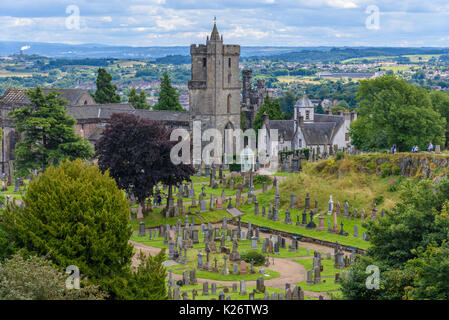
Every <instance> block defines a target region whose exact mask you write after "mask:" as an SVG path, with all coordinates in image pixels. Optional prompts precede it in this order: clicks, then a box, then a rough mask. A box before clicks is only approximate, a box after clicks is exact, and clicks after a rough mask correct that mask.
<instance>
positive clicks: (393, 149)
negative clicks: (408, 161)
mask: <svg viewBox="0 0 449 320" xmlns="http://www.w3.org/2000/svg"><path fill="white" fill-rule="evenodd" d="M396 151H397V148H396V145H395V144H394V145H393V146H392V147H391V153H392V154H395V153H396ZM432 151H433V144H432V142H430V143H429V146H428V147H427V152H432ZM418 152H419V148H418V145H417V144H415V145H414V146H413V147H412V153H418Z"/></svg>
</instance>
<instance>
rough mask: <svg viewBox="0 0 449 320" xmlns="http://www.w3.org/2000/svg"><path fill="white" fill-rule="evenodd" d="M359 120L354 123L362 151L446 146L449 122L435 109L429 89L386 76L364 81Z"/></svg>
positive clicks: (353, 130) (352, 132) (354, 137)
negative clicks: (394, 145)
mask: <svg viewBox="0 0 449 320" xmlns="http://www.w3.org/2000/svg"><path fill="white" fill-rule="evenodd" d="M358 99H359V100H360V103H359V108H358V119H357V120H356V121H354V122H353V123H352V124H351V128H350V135H351V139H352V142H353V144H354V145H355V146H357V147H358V148H359V149H361V150H372V149H383V148H389V147H391V145H393V144H396V145H397V150H398V151H409V150H411V148H412V146H414V145H418V146H419V148H420V149H421V150H425V149H426V148H427V145H428V144H429V143H430V142H432V143H433V144H434V145H444V142H445V136H444V134H445V126H446V121H445V119H444V118H442V117H441V115H440V114H439V113H438V112H437V111H435V110H434V107H433V105H432V101H431V99H430V97H429V94H428V92H427V91H426V90H425V89H422V88H419V87H415V86H413V85H411V84H409V83H407V82H406V81H405V80H403V79H399V78H396V77H395V76H390V75H386V76H383V77H381V78H377V79H372V80H364V81H361V83H360V87H359V89H358Z"/></svg>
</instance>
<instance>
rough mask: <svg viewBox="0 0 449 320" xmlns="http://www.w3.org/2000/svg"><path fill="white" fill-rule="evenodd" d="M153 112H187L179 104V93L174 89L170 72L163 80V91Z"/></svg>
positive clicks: (164, 75) (165, 74)
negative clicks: (169, 75)
mask: <svg viewBox="0 0 449 320" xmlns="http://www.w3.org/2000/svg"><path fill="white" fill-rule="evenodd" d="M153 110H174V111H185V110H184V109H183V108H182V107H181V104H180V103H179V93H178V91H177V90H176V89H175V88H173V87H172V85H171V81H170V78H169V77H168V72H167V71H165V72H164V74H163V76H162V78H161V91H160V92H159V99H158V102H157V104H156V105H154V106H153Z"/></svg>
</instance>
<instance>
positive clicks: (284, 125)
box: [269, 120, 295, 141]
mask: <svg viewBox="0 0 449 320" xmlns="http://www.w3.org/2000/svg"><path fill="white" fill-rule="evenodd" d="M269 129H277V130H278V135H279V136H280V135H283V136H284V140H288V141H291V140H293V137H294V135H295V121H294V120H270V121H269Z"/></svg>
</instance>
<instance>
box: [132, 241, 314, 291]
mask: <svg viewBox="0 0 449 320" xmlns="http://www.w3.org/2000/svg"><path fill="white" fill-rule="evenodd" d="M130 243H131V244H132V245H133V246H134V248H136V254H135V255H134V257H133V260H132V261H133V265H134V266H137V265H138V254H139V251H142V252H143V253H145V254H148V253H149V254H151V255H155V254H157V253H159V251H160V250H161V249H160V248H155V247H150V246H147V245H144V244H142V243H139V242H134V241H130ZM268 269H273V270H275V271H277V272H279V273H280V275H281V276H280V277H279V278H276V279H267V278H265V285H266V286H269V287H274V288H278V289H285V284H286V283H292V284H296V283H298V282H301V281H303V280H305V279H306V270H305V269H304V267H303V266H302V265H301V264H299V263H296V262H294V261H292V260H290V259H281V258H274V264H273V258H271V257H270V267H268ZM173 278H174V279H175V280H178V279H181V278H182V275H179V274H173ZM203 281H211V280H210V279H200V278H198V282H203ZM214 282H216V283H217V284H220V285H230V284H232V283H233V282H236V281H215V280H214ZM247 285H248V286H255V285H256V281H247Z"/></svg>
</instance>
